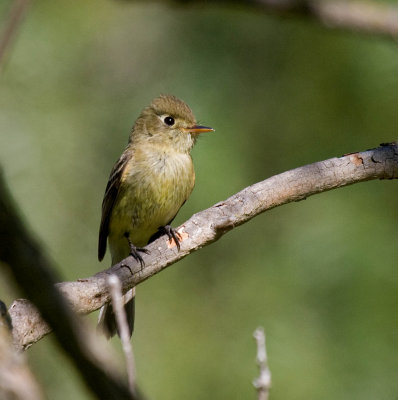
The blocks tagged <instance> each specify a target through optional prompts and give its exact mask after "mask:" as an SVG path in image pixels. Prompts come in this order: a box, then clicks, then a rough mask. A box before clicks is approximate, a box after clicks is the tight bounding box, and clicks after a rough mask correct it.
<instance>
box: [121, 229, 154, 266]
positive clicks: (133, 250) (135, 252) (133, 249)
mask: <svg viewBox="0 0 398 400" xmlns="http://www.w3.org/2000/svg"><path fill="white" fill-rule="evenodd" d="M125 237H126V239H127V241H128V242H129V247H130V256H132V257H133V258H134V260H136V261H138V262H139V263H140V265H141V270H142V269H143V268H144V267H145V262H144V260H143V258H142V257H141V254H140V253H145V254H149V250H147V249H145V248H144V247H137V246H135V245H134V244H133V243H132V241H131V240H130V238H129V236H128V234H125Z"/></svg>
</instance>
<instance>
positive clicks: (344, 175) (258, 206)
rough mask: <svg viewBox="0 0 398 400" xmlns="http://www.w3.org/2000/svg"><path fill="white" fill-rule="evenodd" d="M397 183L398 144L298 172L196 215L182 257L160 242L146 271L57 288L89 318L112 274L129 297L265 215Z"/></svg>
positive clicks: (21, 311) (23, 313) (22, 313)
mask: <svg viewBox="0 0 398 400" xmlns="http://www.w3.org/2000/svg"><path fill="white" fill-rule="evenodd" d="M396 178H398V144H397V143H392V144H388V145H382V146H381V147H378V148H376V149H372V150H367V151H365V152H361V153H353V154H348V155H345V156H343V157H340V158H331V159H329V160H325V161H320V162H317V163H314V164H310V165H306V166H304V167H300V168H296V169H294V170H291V171H287V172H284V173H282V174H280V175H276V176H273V177H271V178H268V179H266V180H265V181H262V182H259V183H256V184H254V185H252V186H249V187H247V188H245V189H243V190H242V191H241V192H239V193H237V194H235V195H233V196H231V197H230V198H229V199H227V200H225V201H222V202H220V203H218V204H215V205H214V206H213V207H210V208H209V209H207V210H204V211H201V212H199V213H197V214H195V215H193V216H192V217H191V218H190V219H189V220H188V221H186V222H185V223H184V224H183V225H182V226H181V227H180V228H179V232H180V233H181V235H182V237H183V240H182V242H181V250H180V251H179V252H178V251H177V249H176V247H175V245H174V246H173V245H172V244H170V243H169V242H168V241H166V239H165V237H162V238H159V239H158V240H156V241H155V242H153V243H151V244H150V245H148V246H147V248H148V250H149V251H150V254H148V255H145V254H143V258H144V261H145V265H146V267H145V268H143V269H142V270H141V268H140V265H139V263H138V264H137V262H135V261H134V259H133V258H132V257H128V258H126V259H125V260H123V261H122V262H121V263H119V264H117V265H115V266H113V267H112V268H110V269H108V270H105V271H102V272H99V273H98V274H96V275H94V276H92V277H90V278H87V279H80V280H78V281H75V282H62V283H59V284H57V286H58V288H59V289H60V291H61V292H62V293H63V294H64V295H65V297H66V298H67V299H68V300H69V302H70V304H71V305H72V307H73V308H74V309H75V310H76V311H77V312H79V313H89V312H91V311H94V310H96V309H98V308H99V307H101V306H102V305H103V304H104V303H106V302H108V301H109V300H110V297H109V293H108V289H107V285H106V278H107V277H108V276H109V274H116V275H117V276H118V277H119V279H120V280H121V282H122V290H123V292H125V291H127V290H128V289H130V288H131V287H133V286H135V285H138V284H139V283H141V282H143V281H144V280H146V279H148V278H150V277H151V276H152V275H155V274H156V273H158V272H160V271H161V270H163V269H164V268H166V267H168V266H169V265H171V264H173V263H175V262H176V261H178V260H180V259H181V258H184V257H186V256H187V255H188V254H190V253H192V252H193V251H196V250H199V249H200V248H202V247H203V246H206V245H208V244H210V243H212V242H214V241H216V240H218V239H219V238H220V237H221V236H222V235H224V234H225V233H226V232H228V231H229V230H231V229H233V228H235V227H236V226H239V225H241V224H243V223H245V222H247V221H249V220H250V219H252V218H253V217H255V216H256V215H259V214H260V213H262V212H264V211H267V210H270V209H272V208H274V207H277V206H280V205H283V204H286V203H290V202H293V201H299V200H303V199H305V198H307V197H309V196H311V195H314V194H317V193H322V192H325V191H327V190H331V189H336V188H339V187H342V186H347V185H351V184H354V183H358V182H363V181H367V180H372V179H396ZM26 307H27V304H26V301H23V300H22V301H21V300H17V301H15V302H14V303H13V305H12V306H11V308H10V310H9V311H10V314H11V317H12V319H13V325H14V337H15V340H16V341H17V342H18V343H20V344H21V345H22V346H28V345H30V344H31V343H33V342H35V341H37V340H39V339H40V338H41V337H42V336H43V334H44V332H48V328H46V327H45V326H44V325H43V322H42V320H41V319H40V318H38V316H37V315H36V316H35V315H32V314H31V313H30V309H29V308H26ZM28 316H29V326H30V330H29V331H27V330H26V325H24V324H21V325H20V322H21V321H23V320H27V318H28Z"/></svg>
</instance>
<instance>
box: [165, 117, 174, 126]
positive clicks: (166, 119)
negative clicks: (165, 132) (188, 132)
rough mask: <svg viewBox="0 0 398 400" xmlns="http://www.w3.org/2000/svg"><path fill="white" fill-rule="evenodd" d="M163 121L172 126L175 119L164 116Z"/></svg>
mask: <svg viewBox="0 0 398 400" xmlns="http://www.w3.org/2000/svg"><path fill="white" fill-rule="evenodd" d="M164 123H165V124H166V125H168V126H173V125H174V123H175V121H174V118H173V117H165V119H164Z"/></svg>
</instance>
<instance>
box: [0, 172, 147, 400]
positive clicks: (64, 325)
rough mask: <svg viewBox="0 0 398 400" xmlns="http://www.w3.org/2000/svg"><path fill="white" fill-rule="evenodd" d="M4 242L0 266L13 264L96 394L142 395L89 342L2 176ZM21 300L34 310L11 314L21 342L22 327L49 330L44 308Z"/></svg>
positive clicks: (22, 286) (1, 240) (0, 215)
mask: <svg viewBox="0 0 398 400" xmlns="http://www.w3.org/2000/svg"><path fill="white" fill-rule="evenodd" d="M0 178H1V177H0ZM0 243H1V246H0V261H1V262H0V267H3V268H4V267H6V266H9V267H10V273H11V275H12V276H13V278H14V279H15V281H16V282H17V283H18V286H19V287H20V289H21V290H22V292H23V293H24V294H25V296H26V297H27V298H29V299H30V300H31V301H32V302H34V304H36V305H37V307H38V309H39V310H40V312H41V314H42V315H43V317H44V318H45V319H46V321H48V323H49V325H50V326H51V327H52V328H53V330H54V333H55V336H56V338H57V340H58V343H59V344H60V345H61V347H62V349H63V350H64V351H65V352H66V354H67V355H68V356H69V357H70V358H71V360H72V361H73V362H74V363H75V366H76V368H77V369H78V371H79V372H80V374H81V375H82V377H83V378H84V382H85V383H86V385H87V386H88V387H89V388H90V389H91V390H92V392H93V393H94V394H95V395H96V397H97V398H98V399H109V398H118V399H129V400H131V399H138V398H141V397H140V396H138V395H133V394H131V393H130V391H129V389H128V387H127V386H126V385H124V383H123V382H122V379H121V377H119V376H116V374H115V373H114V372H113V371H111V370H110V369H109V366H108V365H107V364H105V363H103V362H101V357H100V355H101V354H102V353H99V352H95V351H94V347H93V345H92V344H93V341H92V340H91V341H90V340H89V339H90V336H89V332H86V331H85V330H84V327H82V325H81V323H80V322H81V321H80V320H79V319H78V318H77V316H76V315H75V313H73V312H72V310H71V308H70V307H69V306H68V304H67V302H66V301H65V298H64V296H62V295H60V293H59V291H58V290H57V288H56V286H55V282H56V280H55V276H54V268H53V267H52V265H51V262H50V260H49V259H48V258H47V257H46V256H45V254H44V253H43V252H42V251H41V248H40V246H39V245H38V243H37V242H36V240H35V238H34V237H33V235H31V233H30V232H29V231H28V230H27V228H26V226H25V225H24V224H23V222H22V219H21V218H20V216H19V213H18V211H17V210H16V208H15V206H14V204H13V202H12V200H11V196H10V195H9V193H8V191H7V188H6V186H5V184H4V182H3V180H2V179H0ZM20 304H24V305H25V306H26V305H28V308H25V309H24V310H23V311H22V314H21V310H19V311H18V310H15V309H13V307H11V309H12V310H13V312H12V315H11V314H10V316H11V320H12V326H13V331H12V333H13V335H14V342H15V343H16V344H17V346H18V345H19V344H21V341H19V340H17V341H16V340H15V339H16V337H17V336H16V335H15V334H14V333H15V332H21V331H20V328H23V329H25V331H24V334H25V333H27V334H28V335H29V334H33V335H35V334H36V333H37V332H39V331H38V330H37V329H40V327H41V331H40V333H41V334H45V333H46V331H47V332H48V331H49V328H48V327H47V326H46V325H45V323H44V322H43V320H41V319H40V315H39V313H38V312H36V311H34V312H33V313H30V312H29V310H32V308H33V306H32V305H31V304H30V303H29V302H28V301H26V300H25V301H22V302H21V303H20ZM14 311H16V312H14ZM37 320H39V321H41V322H40V325H39V326H37V325H36V323H35V321H37ZM21 322H22V324H21ZM14 323H15V325H14ZM14 327H15V328H16V329H15V330H14ZM36 328H37V329H36ZM26 329H27V330H26ZM34 337H35V336H34ZM36 338H37V336H36V337H35V339H36ZM18 339H19V338H18Z"/></svg>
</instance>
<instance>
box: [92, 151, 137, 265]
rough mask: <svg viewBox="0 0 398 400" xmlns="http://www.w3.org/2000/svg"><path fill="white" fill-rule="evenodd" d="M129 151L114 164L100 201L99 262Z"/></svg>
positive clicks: (104, 246) (104, 248)
mask: <svg viewBox="0 0 398 400" xmlns="http://www.w3.org/2000/svg"><path fill="white" fill-rule="evenodd" d="M131 155H132V153H131V151H124V152H123V154H122V155H121V157H120V158H119V160H118V162H117V163H116V164H115V166H114V167H113V169H112V171H111V175H110V176H109V180H108V184H107V185H106V189H105V195H104V200H103V201H102V218H101V225H100V231H99V238H98V260H99V261H101V260H102V259H103V258H104V256H105V252H106V240H107V237H108V234H109V220H110V218H111V214H112V209H113V206H114V205H115V202H116V198H117V195H118V193H119V188H120V183H121V181H122V175H123V171H124V169H125V168H126V165H127V163H128V162H129V160H130V159H131Z"/></svg>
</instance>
